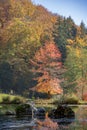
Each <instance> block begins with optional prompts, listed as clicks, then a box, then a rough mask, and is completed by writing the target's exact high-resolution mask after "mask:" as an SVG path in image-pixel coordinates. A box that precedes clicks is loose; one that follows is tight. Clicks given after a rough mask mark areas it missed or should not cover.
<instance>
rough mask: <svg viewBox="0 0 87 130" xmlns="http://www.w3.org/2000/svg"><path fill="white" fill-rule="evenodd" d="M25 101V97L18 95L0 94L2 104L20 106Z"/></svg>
mask: <svg viewBox="0 0 87 130" xmlns="http://www.w3.org/2000/svg"><path fill="white" fill-rule="evenodd" d="M25 101H26V99H25V98H24V97H21V96H18V95H10V94H2V93H0V104H19V103H23V102H25Z"/></svg>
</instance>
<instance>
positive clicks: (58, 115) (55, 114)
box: [49, 105, 75, 125]
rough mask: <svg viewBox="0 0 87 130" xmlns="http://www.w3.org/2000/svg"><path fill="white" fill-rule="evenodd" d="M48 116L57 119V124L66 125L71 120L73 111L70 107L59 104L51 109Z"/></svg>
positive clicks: (73, 114) (73, 117) (73, 115)
mask: <svg viewBox="0 0 87 130" xmlns="http://www.w3.org/2000/svg"><path fill="white" fill-rule="evenodd" d="M49 117H50V118H51V119H58V124H59V125H61V124H63V125H67V124H70V123H72V122H73V120H74V119H75V113H74V111H73V110H72V109H71V108H70V107H68V106H62V105H59V106H58V107H57V109H53V110H52V111H51V112H50V113H49Z"/></svg>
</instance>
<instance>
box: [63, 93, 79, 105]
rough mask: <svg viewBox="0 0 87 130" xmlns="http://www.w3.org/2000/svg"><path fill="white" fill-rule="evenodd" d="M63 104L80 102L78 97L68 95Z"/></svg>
mask: <svg viewBox="0 0 87 130" xmlns="http://www.w3.org/2000/svg"><path fill="white" fill-rule="evenodd" d="M62 103H63V104H78V103H79V100H78V97H77V96H76V95H68V96H65V97H63V100H62Z"/></svg>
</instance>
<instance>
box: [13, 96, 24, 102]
mask: <svg viewBox="0 0 87 130" xmlns="http://www.w3.org/2000/svg"><path fill="white" fill-rule="evenodd" d="M22 102H23V100H22V98H20V97H14V98H13V100H12V101H11V103H12V104H20V103H22Z"/></svg>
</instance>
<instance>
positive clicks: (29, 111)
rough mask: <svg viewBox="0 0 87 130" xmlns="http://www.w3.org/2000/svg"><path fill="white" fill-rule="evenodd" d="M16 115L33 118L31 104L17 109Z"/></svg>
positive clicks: (22, 105)
mask: <svg viewBox="0 0 87 130" xmlns="http://www.w3.org/2000/svg"><path fill="white" fill-rule="evenodd" d="M16 115H17V116H23V115H29V116H32V108H31V106H30V105H29V104H21V105H19V106H18V107H17V108H16Z"/></svg>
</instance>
